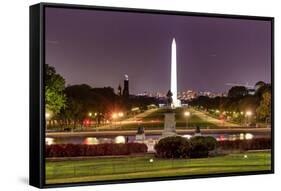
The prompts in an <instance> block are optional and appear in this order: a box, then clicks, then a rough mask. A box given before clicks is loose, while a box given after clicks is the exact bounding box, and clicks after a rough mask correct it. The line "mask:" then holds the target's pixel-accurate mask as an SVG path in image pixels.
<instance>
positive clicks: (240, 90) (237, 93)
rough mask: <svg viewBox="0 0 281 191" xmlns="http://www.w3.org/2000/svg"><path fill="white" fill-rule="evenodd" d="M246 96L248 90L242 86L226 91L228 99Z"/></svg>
mask: <svg viewBox="0 0 281 191" xmlns="http://www.w3.org/2000/svg"><path fill="white" fill-rule="evenodd" d="M246 95H248V90H247V88H246V87H244V86H234V87H232V88H231V89H230V90H229V91H228V97H230V98H239V97H243V96H246Z"/></svg>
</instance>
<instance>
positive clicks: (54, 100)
mask: <svg viewBox="0 0 281 191" xmlns="http://www.w3.org/2000/svg"><path fill="white" fill-rule="evenodd" d="M45 74H46V75H45V102H46V111H47V112H51V113H52V114H54V115H56V114H58V113H59V112H60V110H61V109H62V108H64V107H65V104H66V97H65V94H64V86H65V80H64V79H63V77H62V76H61V75H59V74H57V73H56V70H55V68H54V67H52V66H49V65H48V64H46V65H45Z"/></svg>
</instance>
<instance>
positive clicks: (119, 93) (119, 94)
mask: <svg viewBox="0 0 281 191" xmlns="http://www.w3.org/2000/svg"><path fill="white" fill-rule="evenodd" d="M121 95H122V87H121V85H120V84H119V86H118V96H121Z"/></svg>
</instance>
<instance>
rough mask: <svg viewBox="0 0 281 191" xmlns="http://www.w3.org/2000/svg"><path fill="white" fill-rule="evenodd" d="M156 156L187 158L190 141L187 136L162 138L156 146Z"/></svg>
mask: <svg viewBox="0 0 281 191" xmlns="http://www.w3.org/2000/svg"><path fill="white" fill-rule="evenodd" d="M154 149H155V151H156V157H160V158H186V157H188V151H189V149H190V143H189V141H188V140H187V139H186V138H183V137H180V136H175V137H166V138H162V139H160V141H159V142H158V143H157V144H156V145H155V146H154Z"/></svg>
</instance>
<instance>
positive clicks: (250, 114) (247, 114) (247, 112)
mask: <svg viewBox="0 0 281 191" xmlns="http://www.w3.org/2000/svg"><path fill="white" fill-rule="evenodd" d="M245 115H246V116H248V117H250V116H252V115H253V113H252V112H251V111H246V114H245Z"/></svg>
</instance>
